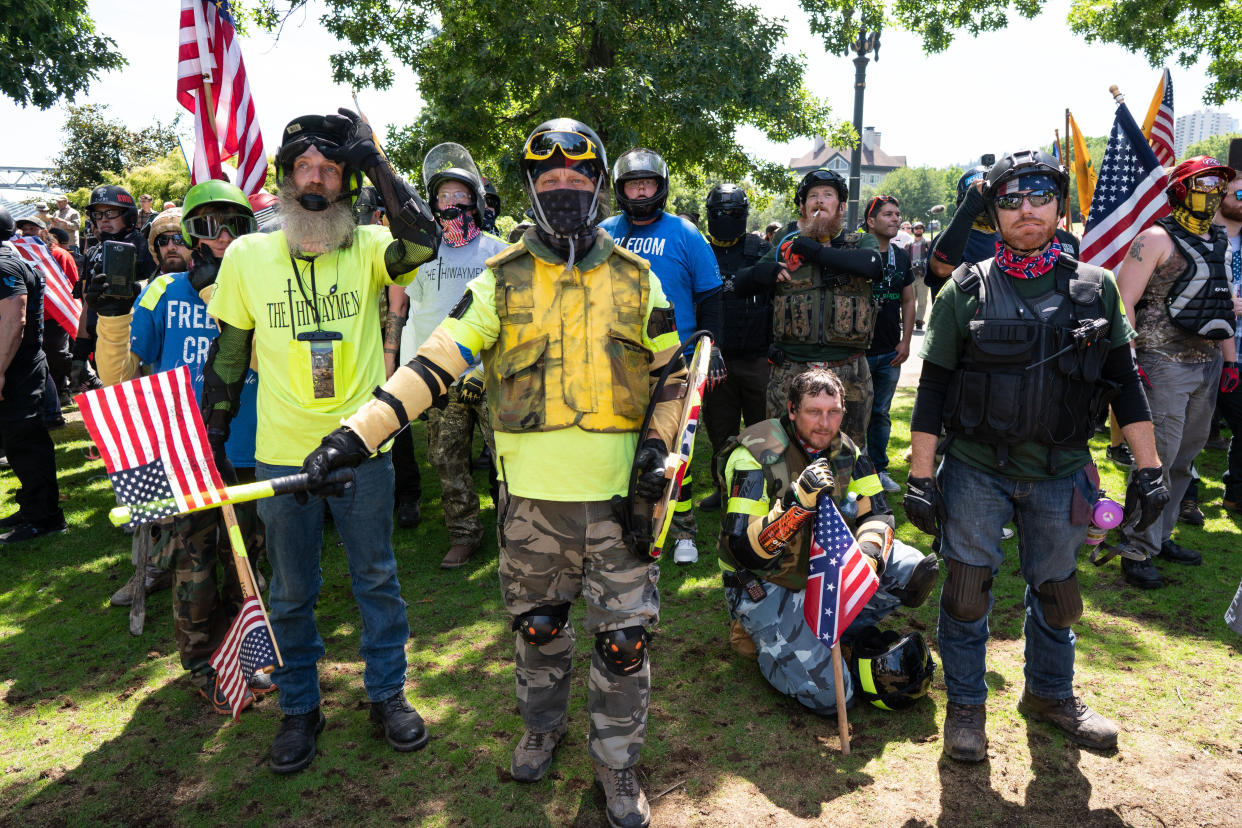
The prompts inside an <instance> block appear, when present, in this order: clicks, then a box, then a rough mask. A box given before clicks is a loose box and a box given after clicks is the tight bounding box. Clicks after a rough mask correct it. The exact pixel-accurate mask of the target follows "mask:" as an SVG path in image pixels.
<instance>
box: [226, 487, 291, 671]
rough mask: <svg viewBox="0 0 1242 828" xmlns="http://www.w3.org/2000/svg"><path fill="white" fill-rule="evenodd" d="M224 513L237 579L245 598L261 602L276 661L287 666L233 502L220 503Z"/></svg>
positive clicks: (264, 621)
mask: <svg viewBox="0 0 1242 828" xmlns="http://www.w3.org/2000/svg"><path fill="white" fill-rule="evenodd" d="M220 511H221V512H222V513H223V515H224V525H225V527H226V528H227V529H228V533H229V545H230V546H232V547H233V566H234V567H236V568H237V580H238V583H240V584H241V591H242V597H243V598H254V599H255V600H256V601H258V602H259V612H261V613H263V623H264V624H266V625H267V634H268V635H269V636H271V638H272V650H274V651H275V653H276V663H277V664H278V665H280V666H281V667H284V666H285V662H284V659H282V658H281V657H280V645H279V644H277V643H276V633H275V631H273V630H272V622H271V621H270V620H268V617H267V607H265V606H263V598H262V597H261V596H260V595H259V591H258V590H257V589H255V586H254V573H253V571H252V570H251V569H250V556H249V555H247V554H246V542H245V540H244V539H243V538H242V533H241V527H240V526H239V525H238V524H237V512H236V511H234V509H233V504H232V503H222V504H220ZM247 678H249V676H247Z"/></svg>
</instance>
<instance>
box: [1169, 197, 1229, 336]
mask: <svg viewBox="0 0 1242 828" xmlns="http://www.w3.org/2000/svg"><path fill="white" fill-rule="evenodd" d="M1156 224H1159V225H1160V226H1161V227H1163V228H1164V229H1165V230H1166V231H1168V234H1169V238H1170V239H1172V240H1173V246H1174V247H1176V248H1177V251H1178V252H1179V253H1181V254H1182V257H1183V258H1185V259H1186V269H1185V270H1184V271H1182V273H1181V275H1179V276H1178V277H1177V279H1175V280H1174V281H1173V285H1172V286H1171V287H1170V288H1169V293H1168V295H1167V296H1166V297H1165V299H1164V309H1165V312H1166V313H1168V315H1169V321H1170V322H1172V323H1173V324H1174V325H1175V326H1176V327H1178V328H1180V329H1181V330H1183V331H1186V332H1187V333H1192V334H1195V335H1197V336H1201V337H1203V338H1205V339H1228V338H1229V337H1231V336H1233V326H1234V316H1233V297H1232V294H1231V292H1230V290H1229V272H1228V270H1227V268H1226V267H1225V254H1226V253H1227V252H1228V251H1229V238H1228V236H1226V235H1225V229H1224V228H1223V227H1221V226H1219V225H1216V224H1213V225H1212V240H1211V242H1210V243H1209V242H1206V241H1204V240H1203V239H1201V238H1199V237H1198V236H1196V235H1193V234H1191V233H1188V232H1186V231H1185V230H1184V229H1182V226H1181V225H1180V224H1178V223H1177V222H1176V221H1174V220H1173V219H1172V218H1162V219H1156Z"/></svg>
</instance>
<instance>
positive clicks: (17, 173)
mask: <svg viewBox="0 0 1242 828" xmlns="http://www.w3.org/2000/svg"><path fill="white" fill-rule="evenodd" d="M51 171H52V168H51V167H0V190H31V191H33V192H39V193H54V192H56V189H55V188H54V187H52V186H51V185H49V184H47V183H46V182H45V180H44V179H46V178H47V174H48V173H50V172H51Z"/></svg>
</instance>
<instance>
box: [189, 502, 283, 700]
mask: <svg viewBox="0 0 1242 828" xmlns="http://www.w3.org/2000/svg"><path fill="white" fill-rule="evenodd" d="M234 508H235V509H236V511H237V522H238V525H239V526H240V528H241V531H242V539H243V540H244V541H245V543H246V552H247V554H248V555H249V556H250V558H251V560H252V561H254V560H255V559H256V558H257V557H258V555H259V554H260V553H261V552H262V550H263V549H264V540H263V525H262V523H261V522H260V521H259V518H258V515H257V514H256V512H255V505H254V504H253V503H240V504H238V505H237V506H235V507H234ZM173 534H174V535H175V536H176V537H175V539H174V540H173V541H171V544H170V545H173V546H175V551H174V555H173V628H174V631H175V632H176V636H177V652H178V653H179V654H180V656H181V666H182V667H184V668H185V669H187V670H189V671H191V673H194V674H195V675H194V676H192V677H191V680H194V681H196V683H197V682H198V681H205V680H206V675H205V672H206V671H204V670H203V668H205V667H206V666H207V662H208V660H209V659H210V658H211V654H212V653H214V652H215V650H216V647H218V646H219V645H220V642H221V641H222V640H224V636H225V634H226V633H227V632H228V629H229V625H230V624H232V623H233V619H234V618H236V617H237V612H238V610H240V609H241V603H242V594H241V585H240V584H239V582H238V580H237V570H236V568H235V567H234V566H233V552H232V547H231V546H230V545H229V538H228V530H227V529H225V526H224V516H223V514H222V513H221V512H220V510H219V509H209V510H207V511H205V512H191V513H189V514H186V515H178V516H177V517H175V518H174V519H173ZM217 561H219V562H220V565H221V566H222V567H223V568H224V578H223V581H221V580H220V577H219V576H218V574H217V572H216V562H217ZM252 566H253V564H252Z"/></svg>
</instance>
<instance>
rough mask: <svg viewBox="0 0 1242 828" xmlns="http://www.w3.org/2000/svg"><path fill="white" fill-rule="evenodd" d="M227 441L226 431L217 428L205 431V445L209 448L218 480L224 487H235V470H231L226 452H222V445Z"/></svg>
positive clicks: (231, 464)
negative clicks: (218, 473) (217, 473)
mask: <svg viewBox="0 0 1242 828" xmlns="http://www.w3.org/2000/svg"><path fill="white" fill-rule="evenodd" d="M228 439H229V432H228V430H227V429H226V430H223V431H222V430H220V429H218V428H208V429H207V445H209V446H211V456H212V459H213V460H215V462H216V471H218V472H220V479H221V480H223V481H224V485H226V486H236V485H237V483H238V480H237V470H236V469H234V468H233V463H232V461H230V460H229V455H228V452H226V451H225V450H224V444H225V443H227V442H228Z"/></svg>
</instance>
